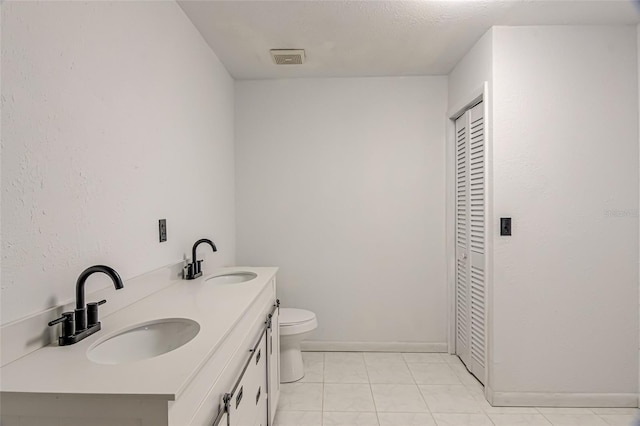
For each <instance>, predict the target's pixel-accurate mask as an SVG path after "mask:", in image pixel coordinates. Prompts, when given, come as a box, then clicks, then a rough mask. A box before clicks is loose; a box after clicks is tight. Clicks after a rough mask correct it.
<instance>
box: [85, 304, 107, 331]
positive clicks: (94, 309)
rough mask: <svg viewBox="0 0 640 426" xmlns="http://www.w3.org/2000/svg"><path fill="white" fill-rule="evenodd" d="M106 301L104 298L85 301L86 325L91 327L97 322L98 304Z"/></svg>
mask: <svg viewBox="0 0 640 426" xmlns="http://www.w3.org/2000/svg"><path fill="white" fill-rule="evenodd" d="M105 303H107V301H106V300H101V301H99V302H90V303H87V327H92V326H94V325H96V324H97V323H98V306H100V305H104V304H105Z"/></svg>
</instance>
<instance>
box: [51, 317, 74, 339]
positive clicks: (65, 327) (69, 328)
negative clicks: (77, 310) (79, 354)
mask: <svg viewBox="0 0 640 426" xmlns="http://www.w3.org/2000/svg"><path fill="white" fill-rule="evenodd" d="M60 323H62V337H66V336H71V335H73V333H75V332H76V327H75V320H74V313H73V312H63V313H62V316H61V317H60V318H56V319H54V320H53V321H49V327H51V326H54V325H56V324H60Z"/></svg>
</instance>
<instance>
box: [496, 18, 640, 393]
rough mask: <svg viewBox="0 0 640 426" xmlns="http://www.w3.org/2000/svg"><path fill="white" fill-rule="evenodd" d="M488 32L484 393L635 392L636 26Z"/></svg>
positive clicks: (636, 375)
mask: <svg viewBox="0 0 640 426" xmlns="http://www.w3.org/2000/svg"><path fill="white" fill-rule="evenodd" d="M494 36H495V38H494V78H493V81H494V88H493V99H494V108H493V112H494V117H493V125H494V137H493V148H494V156H493V170H494V212H495V217H494V218H493V220H494V223H497V221H498V218H499V217H500V216H510V217H512V218H513V236H511V237H500V236H497V235H494V247H495V253H494V284H493V290H494V295H493V299H494V305H493V306H494V309H493V314H494V322H493V324H494V329H493V331H494V346H493V365H492V368H493V371H494V381H493V383H492V387H493V389H494V390H495V391H511V392H517V391H529V392H592V393H633V392H636V391H637V390H638V351H637V348H638V213H637V212H638V211H637V208H638V169H639V167H638V166H639V164H638V98H637V96H638V87H637V85H638V71H637V59H636V56H637V49H636V33H635V26H628V27H521V28H516V27H497V28H494ZM496 229H497V228H496Z"/></svg>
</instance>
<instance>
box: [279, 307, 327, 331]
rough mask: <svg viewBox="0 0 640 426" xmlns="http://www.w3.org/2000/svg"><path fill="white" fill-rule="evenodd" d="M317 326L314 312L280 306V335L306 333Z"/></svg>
mask: <svg viewBox="0 0 640 426" xmlns="http://www.w3.org/2000/svg"><path fill="white" fill-rule="evenodd" d="M316 327H318V320H317V319H316V314H314V313H313V312H311V311H307V310H305V309H295V308H280V335H281V336H290V335H293V334H300V333H306V332H308V331H311V330H315V329H316Z"/></svg>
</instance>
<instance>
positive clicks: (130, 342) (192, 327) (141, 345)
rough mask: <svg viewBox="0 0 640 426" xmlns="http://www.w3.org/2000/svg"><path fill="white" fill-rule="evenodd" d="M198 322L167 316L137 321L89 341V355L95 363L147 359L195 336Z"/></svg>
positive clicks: (176, 346) (182, 343) (198, 328)
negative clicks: (131, 325) (101, 337)
mask: <svg viewBox="0 0 640 426" xmlns="http://www.w3.org/2000/svg"><path fill="white" fill-rule="evenodd" d="M199 331H200V324H198V323H197V322H195V321H193V320H190V319H186V318H167V319H161V320H155V321H149V322H146V323H142V324H137V325H135V326H133V327H131V328H128V329H126V330H124V331H121V332H120V333H118V334H116V335H115V336H111V337H108V338H107V339H105V340H103V341H100V342H98V343H96V344H95V345H93V346H92V347H91V348H89V350H88V351H87V356H88V357H89V359H90V360H91V361H93V362H95V363H98V364H121V363H123V362H130V361H139V360H142V359H149V358H153V357H156V356H158V355H162V354H165V353H167V352H171V351H172V350H174V349H178V348H179V347H180V346H183V345H185V344H186V343H188V342H189V341H191V339H193V338H194V337H196V335H197V334H198V332H199Z"/></svg>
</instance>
